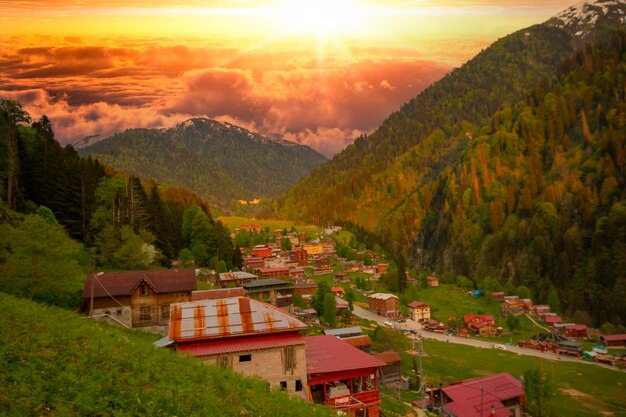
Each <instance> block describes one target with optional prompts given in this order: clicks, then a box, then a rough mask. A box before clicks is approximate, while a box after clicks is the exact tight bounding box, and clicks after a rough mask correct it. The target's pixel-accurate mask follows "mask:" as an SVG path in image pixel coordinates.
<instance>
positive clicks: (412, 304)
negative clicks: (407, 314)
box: [408, 301, 428, 308]
mask: <svg viewBox="0 0 626 417" xmlns="http://www.w3.org/2000/svg"><path fill="white" fill-rule="evenodd" d="M408 306H409V307H411V308H418V307H428V304H426V303H422V302H421V301H413V302H412V303H411V304H408Z"/></svg>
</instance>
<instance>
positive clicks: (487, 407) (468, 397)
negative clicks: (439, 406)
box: [443, 373, 524, 417]
mask: <svg viewBox="0 0 626 417" xmlns="http://www.w3.org/2000/svg"><path fill="white" fill-rule="evenodd" d="M481 387H482V392H481ZM443 392H444V393H445V394H446V395H447V396H448V397H449V398H450V399H451V400H452V401H451V402H450V403H448V404H446V405H445V408H447V409H448V410H450V411H451V412H452V413H453V414H454V415H455V416H456V417H480V412H481V409H480V404H481V403H482V411H483V416H484V415H491V414H489V413H491V406H492V405H493V406H494V409H495V414H494V415H495V416H496V417H508V416H510V415H512V413H511V412H510V411H509V410H508V409H507V408H506V407H504V405H503V404H502V401H506V400H508V399H512V398H519V397H520V396H522V395H523V394H524V389H523V388H522V383H521V382H519V381H518V380H517V379H515V378H513V376H511V374H508V373H501V374H496V375H491V376H488V377H482V378H474V379H468V380H466V381H463V382H461V383H458V384H455V385H451V386H448V387H445V388H444V389H443Z"/></svg>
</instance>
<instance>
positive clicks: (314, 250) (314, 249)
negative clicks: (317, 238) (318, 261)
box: [302, 242, 324, 256]
mask: <svg viewBox="0 0 626 417" xmlns="http://www.w3.org/2000/svg"><path fill="white" fill-rule="evenodd" d="M302 249H304V250H305V251H306V253H307V254H308V256H319V255H322V254H323V253H324V244H323V243H322V242H307V243H305V244H304V245H302Z"/></svg>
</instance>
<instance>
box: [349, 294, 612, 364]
mask: <svg viewBox="0 0 626 417" xmlns="http://www.w3.org/2000/svg"><path fill="white" fill-rule="evenodd" d="M337 300H338V301H340V302H345V301H344V300H342V299H341V298H337ZM352 313H353V314H354V315H355V316H357V317H361V318H363V319H367V320H370V321H374V322H376V323H377V324H379V325H382V326H386V324H385V322H386V321H387V322H389V320H387V319H386V318H384V317H382V316H379V315H377V314H374V313H372V312H371V311H369V310H366V309H364V308H361V307H358V306H354V310H353V311H352ZM393 328H395V329H398V330H412V331H415V332H417V334H418V335H420V336H421V337H423V338H425V339H432V340H437V341H440V342H449V343H456V344H459V345H466V346H472V347H476V348H482V349H493V348H494V343H493V342H488V341H485V340H479V339H472V338H469V337H458V336H448V335H446V334H441V333H435V332H430V331H427V330H424V329H423V328H422V325H421V324H419V323H418V322H416V321H414V320H411V319H407V320H406V322H405V323H396V322H393ZM506 351H508V352H511V353H517V354H518V355H526V356H535V357H538V358H544V359H550V360H554V361H561V362H576V363H583V364H587V365H596V366H600V367H602V368H606V369H611V370H613V371H618V372H623V371H620V370H619V369H618V368H616V367H614V366H609V365H604V364H601V363H596V362H588V361H583V360H581V359H577V358H573V357H569V356H563V355H557V354H555V353H552V352H541V351H539V350H534V349H526V348H521V347H518V346H506Z"/></svg>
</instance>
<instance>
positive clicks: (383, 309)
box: [367, 293, 400, 317]
mask: <svg viewBox="0 0 626 417" xmlns="http://www.w3.org/2000/svg"><path fill="white" fill-rule="evenodd" d="M367 304H368V306H369V309H370V311H371V312H372V313H374V314H378V315H379V316H383V317H397V316H399V315H400V304H399V300H398V297H396V296H395V295H393V294H384V293H376V294H372V295H370V296H369V297H367Z"/></svg>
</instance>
